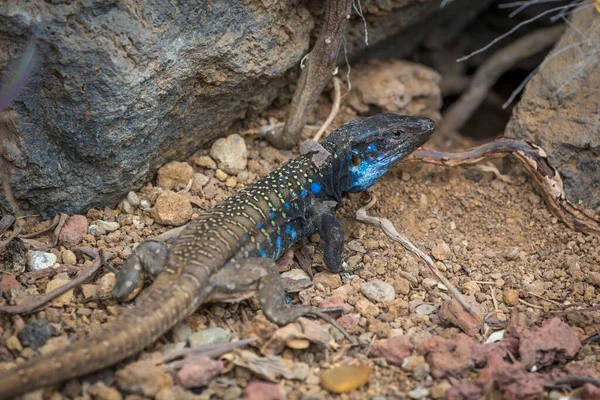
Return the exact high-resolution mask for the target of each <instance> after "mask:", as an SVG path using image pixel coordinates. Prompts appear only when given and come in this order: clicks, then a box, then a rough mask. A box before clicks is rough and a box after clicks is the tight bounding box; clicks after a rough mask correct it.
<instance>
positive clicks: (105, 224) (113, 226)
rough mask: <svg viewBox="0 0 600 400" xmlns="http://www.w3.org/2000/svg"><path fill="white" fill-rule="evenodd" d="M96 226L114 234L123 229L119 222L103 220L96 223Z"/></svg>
mask: <svg viewBox="0 0 600 400" xmlns="http://www.w3.org/2000/svg"><path fill="white" fill-rule="evenodd" d="M95 224H96V225H98V227H99V228H100V229H104V231H106V232H114V231H116V230H117V229H119V228H120V227H121V225H120V224H119V223H118V222H110V221H103V220H101V219H100V220H98V221H96V222H95Z"/></svg>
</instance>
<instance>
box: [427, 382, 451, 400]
mask: <svg viewBox="0 0 600 400" xmlns="http://www.w3.org/2000/svg"><path fill="white" fill-rule="evenodd" d="M451 387H452V385H451V384H450V382H448V381H442V382H440V383H438V384H437V385H434V386H432V387H431V389H430V391H429V394H430V395H431V398H433V399H443V398H444V397H445V396H446V392H447V391H448V389H450V388H451Z"/></svg>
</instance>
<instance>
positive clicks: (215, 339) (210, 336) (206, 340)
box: [188, 328, 232, 347]
mask: <svg viewBox="0 0 600 400" xmlns="http://www.w3.org/2000/svg"><path fill="white" fill-rule="evenodd" d="M231 336H232V334H231V332H230V331H228V330H226V329H223V328H208V329H205V330H203V331H199V332H196V333H193V334H192V335H190V337H189V338H188V342H189V343H190V347H200V346H206V345H209V344H219V343H228V342H229V341H230V340H231Z"/></svg>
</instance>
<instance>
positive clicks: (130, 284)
mask: <svg viewBox="0 0 600 400" xmlns="http://www.w3.org/2000/svg"><path fill="white" fill-rule="evenodd" d="M167 256H168V249H167V246H165V245H164V244H163V243H161V242H157V241H154V240H147V241H145V242H143V243H142V244H140V245H139V246H138V247H136V249H135V250H134V251H133V253H131V255H130V256H129V257H128V258H127V261H125V264H124V265H123V267H122V268H121V269H120V270H119V272H118V273H117V277H116V282H115V287H114V289H113V291H112V297H113V298H115V299H117V300H120V301H130V300H133V299H134V298H135V297H136V296H137V295H138V294H139V293H140V291H141V290H142V287H143V285H144V277H145V274H146V273H149V274H150V275H152V276H156V275H158V274H159V273H160V272H161V271H162V270H163V269H164V268H165V266H166V265H167Z"/></svg>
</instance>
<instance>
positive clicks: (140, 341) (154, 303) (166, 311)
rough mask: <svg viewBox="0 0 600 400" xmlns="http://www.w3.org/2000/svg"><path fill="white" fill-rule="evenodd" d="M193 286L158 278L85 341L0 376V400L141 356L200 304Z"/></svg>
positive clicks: (193, 281) (179, 281)
mask: <svg viewBox="0 0 600 400" xmlns="http://www.w3.org/2000/svg"><path fill="white" fill-rule="evenodd" d="M199 292H200V287H199V285H198V282H197V281H195V280H186V279H180V280H174V279H172V277H170V276H168V275H166V274H161V275H160V276H159V277H157V279H156V281H155V282H154V284H153V285H152V286H151V287H149V288H148V289H147V290H146V291H144V292H143V293H142V294H141V295H140V297H139V298H138V300H137V302H136V306H135V308H133V309H132V310H129V311H128V312H125V313H124V314H122V315H121V316H119V317H118V318H117V319H116V320H115V321H114V322H113V323H111V324H109V325H108V326H106V327H104V328H102V329H100V330H99V331H98V332H95V333H92V334H91V335H90V337H88V338H86V339H84V340H81V341H79V342H76V343H75V344H73V345H70V346H68V347H66V348H62V349H59V350H57V351H55V352H52V353H50V354H47V355H44V356H42V357H37V358H36V359H33V360H31V361H28V362H25V363H23V364H21V365H19V366H18V367H17V368H15V369H13V370H10V371H8V372H7V373H6V374H4V375H3V376H0V400H5V399H10V398H12V397H14V396H16V395H18V394H21V393H24V392H28V391H31V390H35V389H38V388H41V387H44V386H48V385H51V384H55V383H58V382H61V381H64V380H67V379H71V378H74V377H77V376H81V375H85V374H88V373H91V372H94V371H96V370H98V369H101V368H105V367H107V366H109V365H112V364H114V363H116V362H119V361H121V360H123V359H125V358H127V357H130V356H132V355H134V354H136V353H138V352H140V351H141V350H142V349H144V347H146V346H148V345H149V344H151V343H153V342H154V341H156V340H157V339H158V338H159V337H160V336H162V335H163V334H165V333H166V332H167V331H168V330H169V329H171V328H172V327H173V326H174V325H175V324H176V323H177V322H178V321H180V320H181V319H183V318H185V317H186V316H187V315H189V314H191V313H192V312H194V310H195V309H196V308H197V307H198V306H199V305H200V303H201V302H202V297H203V296H199V295H198V294H199Z"/></svg>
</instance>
